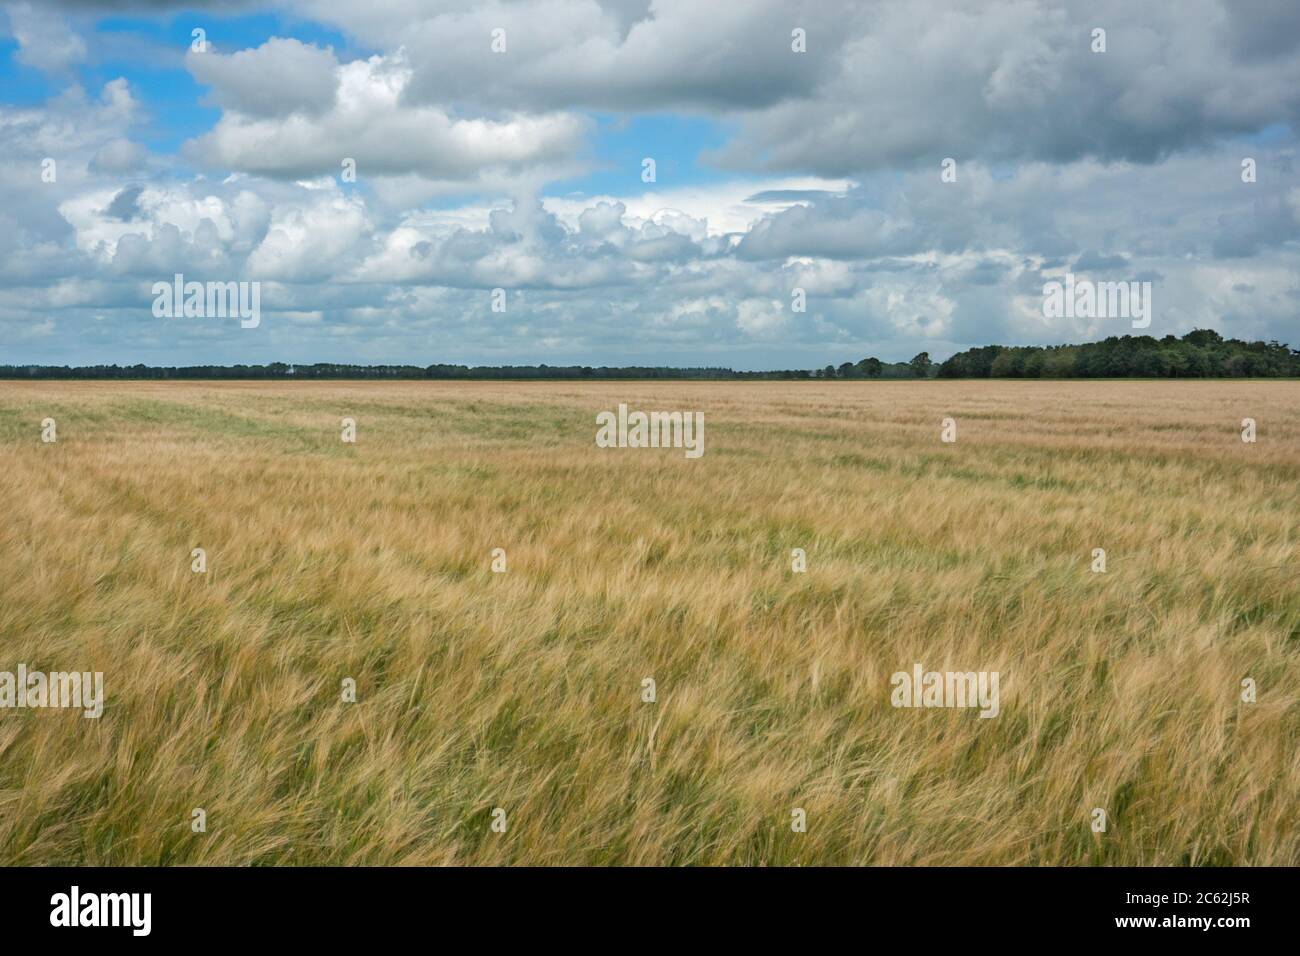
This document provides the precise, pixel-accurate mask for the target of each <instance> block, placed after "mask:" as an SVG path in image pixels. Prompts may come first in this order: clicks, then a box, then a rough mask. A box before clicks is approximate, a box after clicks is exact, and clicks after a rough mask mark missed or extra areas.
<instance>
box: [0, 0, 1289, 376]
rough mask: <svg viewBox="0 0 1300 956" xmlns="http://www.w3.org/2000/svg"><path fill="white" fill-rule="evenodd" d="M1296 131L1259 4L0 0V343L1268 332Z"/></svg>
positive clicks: (383, 349) (761, 353)
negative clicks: (163, 309) (197, 305)
mask: <svg viewBox="0 0 1300 956" xmlns="http://www.w3.org/2000/svg"><path fill="white" fill-rule="evenodd" d="M1097 30H1104V36H1102V38H1101V39H1102V40H1104V49H1098V46H1099V39H1098V36H1099V35H1098V34H1097V33H1096V31H1097ZM1298 121H1300V3H1297V2H1295V0H1232V2H1229V0H1222V2H1221V0H1178V2H1161V3H1134V2H1132V0H1088V2H1063V0H1036V2H1030V0H981V2H978V3H975V2H962V0H908V2H898V0H881V2H868V0H815V2H799V0H783V2H769V0H743V2H741V0H718V2H713V3H701V2H699V0H509V2H500V0H466V2H454V0H449V2H417V0H392V2H380V0H367V2H364V3H362V2H357V0H283V2H275V3H265V2H247V3H244V2H230V0H227V2H222V3H204V2H198V0H190V2H188V3H171V2H166V0H154V2H132V0H42V2H3V0H0V364H58V365H63V364H68V365H82V364H101V363H103V364H111V363H117V364H135V363H137V362H139V363H144V364H151V365H178V364H179V365H185V364H234V363H249V364H252V363H264V362H271V361H286V362H294V363H310V362H317V361H322V362H355V363H367V364H369V363H403V364H408V363H409V364H416V365H428V364H434V363H457V364H471V365H474V364H489V365H493V364H538V363H545V364H548V365H570V364H578V365H633V364H635V365H689V366H699V365H721V366H728V367H732V368H737V369H772V368H820V367H823V366H825V365H827V364H832V365H839V364H840V363H842V362H845V361H857V360H858V359H861V358H863V357H865V356H868V355H875V356H878V357H880V358H882V359H885V360H887V361H906V360H907V359H910V358H911V357H912V356H913V355H915V354H916V353H918V352H920V351H927V352H928V353H929V354H930V355H931V357H932V358H934V359H935V360H941V359H943V358H945V357H947V356H948V355H950V354H952V353H953V352H955V351H959V350H961V349H965V348H969V347H972V346H979V345H987V344H993V343H998V344H1013V345H1014V344H1019V345H1033V344H1056V343H1062V342H1082V341H1092V340H1099V339H1102V338H1105V337H1107V336H1111V335H1123V334H1133V329H1132V327H1131V322H1130V321H1129V319H1128V318H1124V317H1115V316H1105V315H1102V316H1089V317H1081V316H1069V317H1064V316H1062V317H1057V316H1053V317H1046V316H1045V315H1044V308H1043V302H1044V293H1043V287H1044V284H1045V283H1048V282H1050V281H1052V280H1060V279H1062V277H1063V276H1064V275H1065V274H1066V273H1072V274H1074V275H1075V276H1077V277H1080V278H1087V279H1091V280H1093V281H1097V282H1103V281H1122V282H1150V283H1151V289H1152V292H1151V324H1150V326H1149V327H1148V328H1146V329H1144V330H1143V332H1145V333H1146V334H1151V335H1155V336H1157V337H1160V336H1163V335H1168V334H1173V335H1182V334H1184V333H1186V332H1188V331H1190V330H1191V329H1193V328H1214V329H1217V330H1218V331H1220V332H1221V333H1223V334H1224V335H1226V336H1234V337H1238V338H1244V339H1248V340H1259V339H1262V340H1270V339H1277V340H1280V341H1283V342H1289V343H1290V344H1291V345H1292V346H1293V347H1298V348H1300V334H1298V333H1300V320H1298V317H1300V179H1298V178H1297V172H1298V167H1297V139H1296V134H1297V129H1298V128H1300V123H1298ZM946 160H951V162H950V163H945V161H946ZM1246 160H1250V161H1252V163H1251V165H1252V168H1253V170H1254V175H1253V177H1246V176H1244V175H1243V162H1244V161H1246ZM647 161H652V163H653V176H650V168H651V164H650V163H648V162H647ZM945 169H947V170H950V174H948V175H945V174H944V171H945ZM353 170H354V171H355V175H352V171H353ZM1248 178H1250V179H1253V181H1246V180H1247V179H1248ZM177 273H179V274H181V275H183V276H184V278H185V280H186V281H198V282H249V283H254V282H255V283H258V288H259V290H260V305H261V315H260V321H259V322H258V324H257V325H256V326H255V327H245V323H241V322H239V321H238V320H232V319H230V318H222V317H217V316H208V317H202V316H199V317H195V316H191V317H188V318H186V317H180V318H168V317H159V316H157V315H155V311H156V310H155V309H154V308H153V306H154V304H155V294H154V286H155V283H158V282H160V281H162V282H171V281H172V278H173V276H174V275H175V274H177ZM494 290H499V291H494Z"/></svg>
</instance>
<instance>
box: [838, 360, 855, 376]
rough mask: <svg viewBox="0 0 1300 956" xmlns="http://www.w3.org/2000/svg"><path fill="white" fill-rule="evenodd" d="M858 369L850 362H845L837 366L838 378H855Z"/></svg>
mask: <svg viewBox="0 0 1300 956" xmlns="http://www.w3.org/2000/svg"><path fill="white" fill-rule="evenodd" d="M857 373H858V369H857V366H855V365H854V364H853V363H852V362H845V363H844V364H843V365H841V366H840V368H839V377H840V378H857V377H858V374H857Z"/></svg>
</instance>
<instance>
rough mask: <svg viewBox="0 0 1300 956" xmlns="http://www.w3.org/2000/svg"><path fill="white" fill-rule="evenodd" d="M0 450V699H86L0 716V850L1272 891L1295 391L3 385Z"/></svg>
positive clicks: (164, 859) (1279, 808) (1291, 656)
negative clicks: (71, 691) (1136, 875)
mask: <svg viewBox="0 0 1300 956" xmlns="http://www.w3.org/2000/svg"><path fill="white" fill-rule="evenodd" d="M620 404H626V405H627V406H628V407H629V408H632V409H643V410H662V411H682V412H697V411H698V412H702V413H703V417H704V422H705V429H704V433H703V438H704V442H703V448H704V453H703V454H702V455H701V456H700V457H698V458H690V457H688V456H687V455H685V454H684V453H683V450H682V449H681V448H630V447H615V448H602V447H598V446H597V443H596V441H595V436H596V432H597V422H596V416H597V415H598V414H599V413H601V412H605V411H615V410H616V409H617V408H618V406H619V405H620ZM945 418H950V419H951V420H952V422H951V424H952V426H953V429H954V430H955V441H945V440H944V437H952V433H951V432H950V433H949V435H948V436H944V435H943V426H942V423H943V420H944V419H945ZM1246 418H1251V419H1253V420H1254V421H1255V422H1256V423H1257V435H1256V440H1255V441H1253V442H1247V441H1243V439H1242V431H1243V424H1242V423H1243V419H1246ZM47 419H52V420H53V432H52V434H50V435H48V436H47V435H46V434H45V433H46V431H47V426H46V425H43V423H44V422H46V420H47ZM344 419H350V420H351V421H352V422H354V423H355V442H349V441H345V440H343V439H344V437H345V435H344V430H343V429H344V426H343V420H344ZM43 437H51V438H53V440H43ZM0 455H3V468H0V500H2V501H3V514H4V519H3V522H0V671H5V672H16V670H17V668H18V667H19V665H23V667H24V668H25V669H26V670H27V671H28V672H31V671H40V672H61V671H77V672H85V673H90V672H102V675H103V699H102V701H101V704H102V714H101V715H99V716H97V717H93V718H92V717H87V716H85V715H84V714H83V713H82V712H81V711H79V710H76V709H72V708H57V709H56V708H53V707H40V706H27V707H19V706H9V707H6V708H4V709H0V864H5V865H15V864H26V865H33V864H35V865H42V864H108V865H135V864H184V865H211V864H236V865H245V864H252V865H295V864H325V865H382V864H435V865H437V864H470V865H477V864H489V865H490V864H533V865H544V866H550V865H565V864H574V865H589V864H626V865H646V864H666V865H719V864H727V865H747V864H767V865H795V864H802V865H812V864H843V865H859V864H861V865H901V864H916V865H958V864H982V865H1003V864H1029V865H1041V864H1066V865H1113V864H1156V865H1161V864H1175V865H1177V864H1188V865H1218V864H1259V865H1265V864H1272V865H1297V864H1300V822H1298V821H1300V818H1298V815H1297V808H1300V554H1298V553H1297V538H1298V536H1300V383H1297V382H1296V381H1292V380H1288V381H1202V382H1170V381H1148V382H1137V381H1115V382H1096V381H1070V382H1051V381H1036V382H1015V381H956V382H945V381H925V382H920V381H918V382H838V383H837V382H825V383H822V382H784V383H766V382H754V383H730V382H727V383H691V382H602V383H587V382H573V383H561V382H545V383H518V382H463V383H461V382H392V383H371V382H332V383H311V382H295V383H255V382H240V383H206V382H205V383H197V382H188V383H187V382H170V383H146V382H120V383H107V382H104V383H98V382H75V383H73V382H12V381H11V382H0ZM196 549H201V553H197V556H196ZM1099 549H1100V551H1104V557H1102V558H1099V556H1098V553H1097V552H1098V550H1099ZM1099 560H1103V561H1104V567H1105V570H1104V571H1103V570H1099V569H1098V568H1099V565H1098V561H1099ZM801 566H802V568H801ZM196 567H197V568H199V569H198V570H196ZM914 668H917V669H918V670H921V669H923V670H924V671H938V672H949V671H951V672H962V673H965V672H979V673H995V674H996V675H998V678H999V682H998V685H997V687H998V691H999V697H1000V699H999V700H998V702H997V706H996V713H989V712H987V711H985V712H982V711H981V710H979V709H978V708H976V707H971V706H965V707H962V706H956V707H954V706H896V705H895V704H896V700H895V699H894V696H893V695H894V693H895V685H894V683H893V676H894V675H895V674H898V673H900V672H902V673H903V674H904V675H909V674H911V673H913V671H914ZM918 696H919V695H918ZM1098 811H1100V815H1099V814H1098ZM1099 821H1101V822H1100V824H1099Z"/></svg>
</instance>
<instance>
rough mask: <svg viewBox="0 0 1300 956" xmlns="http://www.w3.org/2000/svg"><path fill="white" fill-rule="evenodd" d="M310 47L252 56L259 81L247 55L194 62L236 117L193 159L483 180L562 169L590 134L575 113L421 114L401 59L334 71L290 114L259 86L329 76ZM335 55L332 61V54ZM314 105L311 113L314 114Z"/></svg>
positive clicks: (294, 101)
mask: <svg viewBox="0 0 1300 956" xmlns="http://www.w3.org/2000/svg"><path fill="white" fill-rule="evenodd" d="M272 43H275V45H274V46H273V45H272ZM311 49H312V48H309V47H303V45H302V44H297V43H296V41H295V42H294V43H286V42H284V41H280V42H278V43H277V42H276V41H271V42H269V43H268V44H266V45H264V46H262V47H260V48H258V49H257V50H256V51H251V53H252V54H253V57H254V58H253V59H252V60H251V61H250V62H251V63H252V64H253V67H252V68H251V69H252V72H251V73H249V72H247V71H245V70H244V69H242V68H241V67H240V66H239V65H237V64H236V63H235V61H236V60H237V59H238V55H236V56H235V57H230V58H228V60H229V62H225V63H223V65H222V66H220V67H218V68H216V69H213V68H212V67H211V66H208V65H206V64H208V63H209V60H207V59H206V58H207V57H209V56H213V55H212V54H198V53H196V54H191V57H190V61H189V63H190V69H191V70H192V71H195V75H196V76H201V77H206V80H207V81H208V82H211V83H212V84H213V86H214V90H215V91H216V96H217V97H218V99H219V100H220V101H221V102H223V103H226V104H228V109H227V110H226V111H225V112H224V113H223V114H222V117H221V119H220V120H219V121H218V123H217V125H216V127H215V128H214V129H213V130H212V131H211V132H209V133H206V134H204V135H203V136H201V137H199V138H198V139H196V140H194V141H192V142H190V143H189V144H187V150H186V151H187V154H188V155H189V156H190V157H191V158H192V159H194V160H195V161H196V162H200V163H203V164H206V165H211V166H217V167H221V168H226V169H235V170H241V171H244V172H250V173H256V174H259V175H264V176H279V177H285V178H294V179H298V178H305V177H311V176H319V175H322V174H324V175H334V174H337V173H338V172H339V171H340V168H341V166H342V163H343V161H344V160H345V159H352V160H354V161H355V162H356V164H357V167H358V170H359V172H360V173H364V174H366V175H376V174H377V175H390V176H394V175H402V174H415V175H418V176H420V177H422V178H427V179H435V180H437V179H442V180H475V179H477V178H478V177H480V176H482V175H483V174H484V172H485V171H489V170H493V169H506V170H511V171H521V170H527V169H529V168H532V167H537V166H543V165H546V164H548V163H554V164H562V163H563V162H564V161H566V160H569V159H570V158H572V157H573V156H574V154H575V153H576V152H577V150H578V148H579V145H580V140H581V136H582V134H583V132H584V131H585V129H586V127H587V124H586V122H585V121H584V120H583V119H581V118H580V117H578V116H575V115H571V114H560V113H557V114H547V115H522V114H520V115H510V116H506V117H503V118H500V119H490V118H482V117H456V116H453V115H451V114H449V113H448V112H447V111H445V110H442V109H439V108H436V107H431V106H412V105H410V104H409V103H407V102H406V100H405V98H404V93H405V91H406V89H407V87H408V85H409V83H410V80H411V70H410V68H409V66H408V65H407V63H406V60H405V56H404V55H403V54H402V53H400V52H399V53H396V54H393V55H391V56H373V57H370V58H369V59H365V60H355V61H352V62H350V63H347V64H344V65H341V66H338V67H336V68H334V67H331V68H330V74H331V76H332V80H331V83H332V86H331V87H330V88H329V89H328V91H326V90H325V87H324V86H322V85H321V84H320V83H319V82H318V81H319V77H318V78H316V79H313V80H311V81H310V82H307V81H303V82H294V83H293V84H291V85H292V86H293V90H292V91H291V92H290V94H289V95H288V96H287V97H286V98H285V105H283V106H282V107H276V106H274V105H273V102H272V100H271V99H267V98H266V96H265V95H264V91H261V86H260V84H259V83H258V82H256V81H255V80H252V81H250V76H253V77H255V76H256V75H257V71H259V70H260V71H263V72H265V73H270V74H271V75H287V74H290V73H296V72H297V71H303V72H315V71H318V70H320V69H321V68H322V67H323V66H324V63H323V62H322V61H320V60H319V57H318V54H320V53H321V51H316V52H315V53H312V54H309V55H305V53H304V51H306V50H311ZM326 56H327V57H328V60H329V62H330V63H332V62H333V54H332V53H331V54H326ZM216 60H217V61H218V62H220V61H221V58H220V56H219V55H218V56H216ZM196 64H204V66H202V67H199V66H196ZM304 64H310V65H309V66H304ZM322 75H323V74H322ZM326 94H327V95H326ZM309 101H310V106H311V109H307V108H305V104H307V103H308V102H309ZM246 109H251V110H253V112H245V110H246Z"/></svg>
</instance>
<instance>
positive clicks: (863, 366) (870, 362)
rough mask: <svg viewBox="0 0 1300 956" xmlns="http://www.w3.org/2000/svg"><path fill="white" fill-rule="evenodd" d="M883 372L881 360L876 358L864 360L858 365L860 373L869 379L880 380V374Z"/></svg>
mask: <svg viewBox="0 0 1300 956" xmlns="http://www.w3.org/2000/svg"><path fill="white" fill-rule="evenodd" d="M883 370H884V365H883V364H882V363H881V361H880V359H878V358H875V357H872V358H864V359H863V360H862V361H861V362H859V363H858V371H859V373H860V374H862V375H865V376H866V377H867V378H880V373H881V372H882V371H883Z"/></svg>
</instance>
